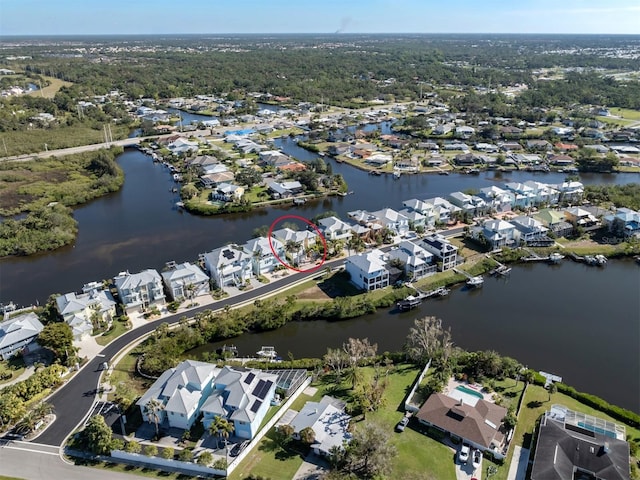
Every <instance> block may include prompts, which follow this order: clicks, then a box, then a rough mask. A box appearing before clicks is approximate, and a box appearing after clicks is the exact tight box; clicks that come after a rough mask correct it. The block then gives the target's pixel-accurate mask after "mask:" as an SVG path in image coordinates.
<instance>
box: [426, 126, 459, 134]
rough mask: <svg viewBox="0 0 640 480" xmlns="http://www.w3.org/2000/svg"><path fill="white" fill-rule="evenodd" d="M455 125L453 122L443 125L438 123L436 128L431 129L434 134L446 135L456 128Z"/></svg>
mask: <svg viewBox="0 0 640 480" xmlns="http://www.w3.org/2000/svg"><path fill="white" fill-rule="evenodd" d="M454 127H455V125H454V124H453V123H444V124H442V125H438V126H436V128H434V129H433V130H432V131H431V134H432V135H446V134H447V133H449V132H451V131H452V130H453V129H454Z"/></svg>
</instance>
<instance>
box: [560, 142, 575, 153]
mask: <svg viewBox="0 0 640 480" xmlns="http://www.w3.org/2000/svg"><path fill="white" fill-rule="evenodd" d="M554 148H555V149H556V150H558V151H560V152H575V151H577V150H578V149H579V147H578V146H577V145H575V144H573V143H562V142H558V143H556V144H555V145H554Z"/></svg>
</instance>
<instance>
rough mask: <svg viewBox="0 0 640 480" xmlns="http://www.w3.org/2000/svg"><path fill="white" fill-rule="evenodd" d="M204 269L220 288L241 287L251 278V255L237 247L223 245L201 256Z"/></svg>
mask: <svg viewBox="0 0 640 480" xmlns="http://www.w3.org/2000/svg"><path fill="white" fill-rule="evenodd" d="M202 260H203V261H204V265H205V268H206V269H207V271H208V272H209V275H211V278H212V279H213V281H214V282H215V283H216V285H217V286H218V287H220V288H223V287H226V286H230V285H235V286H238V285H242V284H244V283H245V281H246V280H247V279H251V278H253V269H252V266H251V255H249V254H248V253H247V252H245V251H244V249H243V248H242V247H240V246H239V245H235V244H232V245H225V246H224V247H220V248H216V249H215V250H212V251H211V252H209V253H205V254H204V255H202Z"/></svg>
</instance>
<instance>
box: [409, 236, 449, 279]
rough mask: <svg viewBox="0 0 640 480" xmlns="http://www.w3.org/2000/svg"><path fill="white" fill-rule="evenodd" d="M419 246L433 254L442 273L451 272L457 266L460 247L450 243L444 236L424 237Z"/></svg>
mask: <svg viewBox="0 0 640 480" xmlns="http://www.w3.org/2000/svg"><path fill="white" fill-rule="evenodd" d="M418 244H419V245H420V246H421V247H422V248H424V249H425V250H426V251H427V252H429V253H431V254H433V256H434V257H435V259H436V261H437V262H438V267H439V270H440V271H445V270H450V269H452V268H453V267H455V266H456V265H457V263H458V247H456V246H455V245H452V244H451V243H449V241H448V240H447V239H446V238H445V237H443V236H442V235H438V234H434V235H428V236H426V237H423V238H422V239H421V241H420V242H419V243H418Z"/></svg>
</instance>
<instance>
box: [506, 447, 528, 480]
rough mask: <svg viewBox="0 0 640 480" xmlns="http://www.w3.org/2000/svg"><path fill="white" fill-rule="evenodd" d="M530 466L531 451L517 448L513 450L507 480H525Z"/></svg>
mask: <svg viewBox="0 0 640 480" xmlns="http://www.w3.org/2000/svg"><path fill="white" fill-rule="evenodd" d="M528 464H529V450H528V449H526V448H522V447H520V446H516V447H515V448H514V449H513V457H512V458H511V465H509V473H508V474H507V480H524V476H525V474H526V473H527V465H528Z"/></svg>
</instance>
